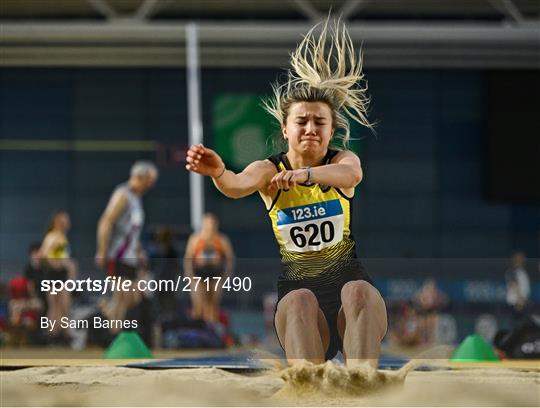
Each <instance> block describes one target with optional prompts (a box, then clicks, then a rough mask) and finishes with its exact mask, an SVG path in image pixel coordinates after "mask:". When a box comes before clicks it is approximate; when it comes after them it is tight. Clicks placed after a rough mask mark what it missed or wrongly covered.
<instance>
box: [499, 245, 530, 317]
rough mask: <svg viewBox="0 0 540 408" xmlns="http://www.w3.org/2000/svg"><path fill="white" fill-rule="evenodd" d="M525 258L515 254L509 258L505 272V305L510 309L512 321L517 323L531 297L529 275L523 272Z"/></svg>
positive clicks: (518, 253)
mask: <svg viewBox="0 0 540 408" xmlns="http://www.w3.org/2000/svg"><path fill="white" fill-rule="evenodd" d="M525 261H526V256H525V253H523V252H516V253H514V254H513V255H512V257H511V258H510V268H509V269H508V270H507V271H506V274H505V278H506V303H507V304H508V306H509V307H510V309H511V312H512V317H513V321H518V320H519V319H520V318H522V317H523V316H524V315H525V314H526V313H527V309H528V306H529V297H530V295H531V284H530V281H529V275H528V274H527V271H526V270H525Z"/></svg>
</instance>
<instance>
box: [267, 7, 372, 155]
mask: <svg viewBox="0 0 540 408" xmlns="http://www.w3.org/2000/svg"><path fill="white" fill-rule="evenodd" d="M321 24H322V29H321V32H320V34H319V36H318V37H317V35H316V33H315V30H316V29H317V28H318V27H320V26H321ZM327 43H329V45H327ZM291 66H292V69H288V70H287V74H286V78H287V80H286V81H285V82H284V83H282V84H280V83H279V82H276V83H274V84H272V91H273V96H272V97H270V98H269V99H266V100H263V102H262V104H263V107H264V109H266V111H267V112H268V113H270V114H271V115H272V116H273V117H274V118H275V119H276V120H277V121H278V122H279V124H280V125H284V124H285V123H286V120H287V115H288V112H289V109H290V107H291V104H293V103H295V102H325V103H327V104H328V105H329V107H330V108H331V110H332V119H333V127H334V128H335V129H340V130H341V132H339V133H338V132H336V134H335V136H334V137H335V138H339V139H341V140H342V143H343V146H344V147H347V146H348V143H349V139H350V123H349V119H348V118H350V119H353V120H355V121H356V122H358V123H360V124H361V125H363V126H366V127H367V128H369V129H371V130H372V131H374V129H373V124H372V123H371V122H370V121H369V119H368V117H367V111H368V107H369V102H370V99H369V96H368V95H367V82H366V81H365V80H364V74H363V73H362V54H361V52H360V53H359V54H358V56H357V55H356V53H355V50H354V45H353V41H352V39H351V37H350V35H349V33H348V31H347V28H346V27H345V25H344V24H343V23H342V22H341V21H340V20H339V19H338V20H334V21H333V22H332V23H330V17H329V18H327V19H326V20H325V21H324V22H322V23H319V24H317V25H315V26H314V27H313V28H311V30H309V32H308V33H307V34H306V35H305V37H304V39H303V40H302V41H301V42H300V44H299V45H298V47H297V48H296V49H295V50H294V51H293V52H292V53H291Z"/></svg>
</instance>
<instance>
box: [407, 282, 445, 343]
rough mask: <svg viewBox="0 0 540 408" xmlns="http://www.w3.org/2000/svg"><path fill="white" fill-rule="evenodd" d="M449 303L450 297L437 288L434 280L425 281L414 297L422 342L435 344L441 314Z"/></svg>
mask: <svg viewBox="0 0 540 408" xmlns="http://www.w3.org/2000/svg"><path fill="white" fill-rule="evenodd" d="M447 303H448V297H447V296H446V294H445V293H444V292H442V291H441V290H440V289H439V288H438V287H437V282H436V281H435V279H433V278H428V279H426V280H425V281H424V283H423V285H422V287H421V288H420V289H419V290H418V292H417V293H416V294H415V296H414V306H415V309H416V311H417V312H418V317H419V324H420V330H421V332H422V340H423V342H425V343H433V342H434V341H435V340H436V339H435V333H436V329H437V322H438V318H439V312H440V310H441V309H443V308H444V307H445V306H446V305H447Z"/></svg>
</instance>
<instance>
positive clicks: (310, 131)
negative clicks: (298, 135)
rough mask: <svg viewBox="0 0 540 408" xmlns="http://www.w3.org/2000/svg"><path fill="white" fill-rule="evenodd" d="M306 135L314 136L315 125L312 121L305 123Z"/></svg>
mask: <svg viewBox="0 0 540 408" xmlns="http://www.w3.org/2000/svg"><path fill="white" fill-rule="evenodd" d="M306 135H315V124H314V123H313V122H312V121H308V122H307V123H306Z"/></svg>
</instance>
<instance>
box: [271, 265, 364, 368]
mask: <svg viewBox="0 0 540 408" xmlns="http://www.w3.org/2000/svg"><path fill="white" fill-rule="evenodd" d="M354 280H364V281H366V282H368V283H370V284H371V285H373V281H372V280H371V278H370V277H369V275H368V274H367V272H366V271H365V269H364V267H363V265H362V264H361V263H360V261H359V260H354V261H353V262H352V263H351V266H350V267H349V268H347V270H345V271H343V272H342V274H341V276H340V278H339V279H338V280H337V281H336V282H335V283H333V284H325V285H321V284H320V282H319V281H318V279H313V280H307V279H304V280H285V279H279V280H278V301H277V303H276V309H275V311H274V329H276V312H277V306H278V304H279V302H280V301H281V299H283V297H284V296H285V295H287V294H288V293H289V292H292V291H293V290H297V289H309V290H310V291H311V292H313V294H314V295H315V297H316V298H317V301H318V302H319V309H321V310H322V312H323V314H324V317H325V318H326V322H327V323H328V329H329V331H330V343H329V345H328V350H326V355H325V359H326V360H331V359H333V358H334V357H335V356H336V354H337V352H338V351H343V340H342V338H341V336H340V335H339V332H338V327H337V321H338V313H339V309H340V308H341V289H342V288H343V286H344V285H345V284H346V283H347V282H350V281H354ZM276 333H277V330H276ZM280 343H281V342H280ZM281 348H283V349H284V347H283V345H282V344H281ZM284 350H285V349H284Z"/></svg>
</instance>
